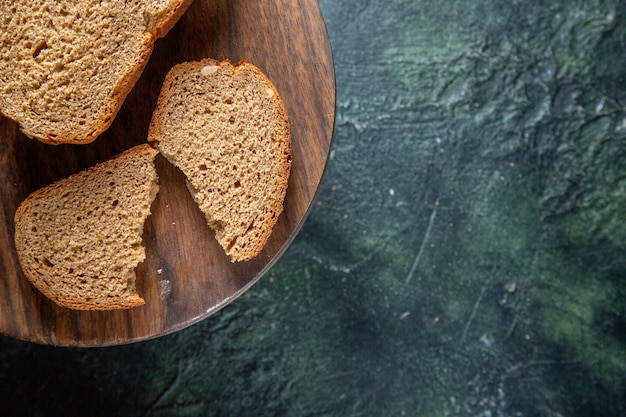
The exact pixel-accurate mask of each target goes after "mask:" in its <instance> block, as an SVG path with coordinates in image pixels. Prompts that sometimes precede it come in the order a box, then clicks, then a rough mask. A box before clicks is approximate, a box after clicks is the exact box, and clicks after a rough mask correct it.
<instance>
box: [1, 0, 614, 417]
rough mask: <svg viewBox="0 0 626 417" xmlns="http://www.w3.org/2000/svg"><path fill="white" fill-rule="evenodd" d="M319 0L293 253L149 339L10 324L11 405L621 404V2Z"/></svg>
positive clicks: (73, 410) (606, 410) (220, 412)
mask: <svg viewBox="0 0 626 417" xmlns="http://www.w3.org/2000/svg"><path fill="white" fill-rule="evenodd" d="M320 3H321V6H322V11H323V13H324V16H325V18H326V22H327V25H328V30H329V34H330V37H331V42H332V45H333V49H334V56H335V65H336V73H337V88H338V96H337V118H336V129H335V135H334V145H333V151H332V158H331V161H330V164H329V167H328V171H327V174H326V177H325V180H324V183H323V186H322V189H321V192H320V195H319V198H318V200H317V202H316V204H315V208H314V209H313V211H312V213H311V215H310V217H309V219H308V221H307V223H306V224H305V226H304V228H303V230H302V232H301V233H300V235H299V236H298V237H297V238H296V240H295V241H294V243H293V245H292V246H291V248H290V249H289V250H288V251H287V253H286V254H285V256H284V257H283V258H282V259H281V260H280V261H279V262H278V263H277V264H276V265H275V267H274V268H273V269H272V270H271V271H270V272H269V273H268V274H267V275H266V276H265V277H264V278H263V279H262V280H261V281H260V282H259V283H258V284H257V285H255V286H254V287H253V288H252V289H251V290H250V291H249V292H248V293H246V294H245V295H244V296H242V297H241V298H240V299H238V300H237V301H236V302H234V303H233V304H231V305H230V306H228V307H227V308H225V309H224V310H222V311H221V312H219V313H218V314H216V315H214V316H212V317H210V318H208V319H206V320H204V321H203V322H201V323H199V324H197V325H194V326H192V327H190V328H188V329H186V330H183V331H180V332H178V333H176V334H173V335H169V336H166V337H162V338H159V339H156V340H152V341H148V342H144V343H139V344H134V345H128V346H120V347H114V348H104V349H89V350H81V349H64V348H52V347H45V346H39V345H33V344H29V343H24V342H19V341H15V340H11V339H8V338H0V403H2V404H3V407H2V408H3V409H4V410H8V411H9V412H10V413H9V414H11V415H33V416H53V415H90V416H118V415H119V416H131V415H132V416H405V415H406V416H420V417H430V416H433V417H435V416H484V417H489V416H554V417H557V416H558V417H561V416H626V405H625V404H626V301H625V300H626V224H625V222H624V217H625V214H626V166H625V164H624V161H625V160H626V111H625V109H624V105H625V104H626V53H625V52H626V20H625V19H626V5H625V4H624V2H623V1H619V0H606V1H602V0H589V1H583V0H572V1H569V0H568V1H565V0H561V1H514V0H473V1H466V0H436V1H422V0H384V1H383V0H365V1H363V0H344V1H331V0H322V1H321V2H320ZM3 413H4V412H3ZM5 415H6V414H5Z"/></svg>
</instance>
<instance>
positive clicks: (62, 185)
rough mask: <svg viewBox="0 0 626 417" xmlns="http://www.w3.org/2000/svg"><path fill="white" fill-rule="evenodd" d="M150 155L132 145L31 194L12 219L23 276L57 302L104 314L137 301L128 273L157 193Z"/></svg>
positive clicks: (140, 254) (139, 256)
mask: <svg viewBox="0 0 626 417" xmlns="http://www.w3.org/2000/svg"><path fill="white" fill-rule="evenodd" d="M156 154H157V151H156V150H155V149H153V148H152V147H151V146H150V145H148V144H145V145H140V146H137V147H135V148H131V149H130V150H128V151H126V152H124V153H122V154H120V155H118V156H116V157H114V158H112V159H110V160H108V161H105V162H103V163H100V164H97V165H95V166H93V167H91V168H89V169H87V170H85V171H82V172H80V173H77V174H75V175H73V176H71V177H68V178H66V179H63V180H60V181H58V182H56V183H54V184H51V185H49V186H47V187H44V188H42V189H40V190H38V191H35V192H34V193H32V194H31V195H30V196H29V197H28V198H27V199H26V200H25V201H24V202H23V203H22V204H21V205H20V207H19V208H18V210H17V213H16V215H15V244H16V248H17V251H18V255H19V261H20V264H21V266H22V269H23V271H24V274H25V275H26V277H27V278H28V279H29V280H30V281H31V282H32V283H33V284H34V285H35V287H37V288H38V289H39V290H40V291H41V292H42V293H43V294H45V295H46V296H47V297H48V298H50V299H52V300H54V301H55V302H56V303H57V304H59V305H61V306H64V307H69V308H73V309H80V310H109V309H117V308H130V307H135V306H139V305H142V304H144V300H143V299H142V298H141V297H140V296H139V295H138V293H137V290H136V285H135V280H136V275H135V268H136V267H137V265H138V264H139V263H140V262H142V261H143V260H144V259H145V249H144V247H143V246H142V234H143V227H144V222H145V220H146V218H147V217H148V215H149V214H150V206H151V204H152V202H153V200H154V198H155V196H156V193H157V191H158V188H159V187H158V184H157V181H158V178H157V173H156V170H155V167H154V157H155V155H156Z"/></svg>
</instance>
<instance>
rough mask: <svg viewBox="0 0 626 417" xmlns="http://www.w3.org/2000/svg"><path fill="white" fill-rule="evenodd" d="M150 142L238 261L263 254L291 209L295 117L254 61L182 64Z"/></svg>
mask: <svg viewBox="0 0 626 417" xmlns="http://www.w3.org/2000/svg"><path fill="white" fill-rule="evenodd" d="M148 140H149V141H156V142H157V146H158V148H159V150H160V151H161V153H162V154H163V155H164V156H165V157H166V158H167V159H168V160H169V161H170V162H172V163H173V164H174V165H176V166H177V167H178V168H180V169H181V171H182V172H183V173H184V174H185V176H186V178H187V187H188V189H189V191H190V193H191V194H192V196H193V198H194V200H195V201H196V203H197V204H198V205H199V207H200V209H201V210H202V212H203V213H204V214H205V216H206V219H207V222H208V224H209V226H210V227H211V228H213V229H214V230H215V236H216V239H217V240H218V242H219V243H220V244H221V246H222V247H223V248H224V250H225V251H226V253H227V254H228V255H229V256H230V258H231V261H233V262H234V261H245V260H250V259H252V258H254V257H255V256H257V255H258V254H259V252H260V251H261V249H262V248H263V247H264V246H265V243H266V241H267V239H268V238H269V236H270V234H271V232H272V228H273V226H274V224H275V223H276V221H277V219H278V216H279V214H280V213H281V212H282V210H283V200H284V198H285V193H286V190H287V180H288V177H289V172H290V169H291V142H290V135H289V123H288V119H287V113H286V111H285V107H284V104H283V101H282V99H281V97H280V96H279V94H278V91H277V90H276V88H275V87H274V85H273V84H272V83H271V82H270V81H269V80H268V79H267V77H266V76H265V75H264V74H263V73H262V72H261V71H260V70H259V69H258V68H257V67H255V66H254V65H252V64H249V63H246V62H240V63H239V64H235V65H232V64H231V63H230V61H222V62H218V61H215V60H210V59H206V60H203V61H199V62H186V63H182V64H179V65H176V66H175V67H174V68H172V70H171V71H170V72H169V73H168V75H167V76H166V78H165V82H164V83H163V87H162V90H161V93H160V96H159V100H158V102H157V108H156V110H155V112H154V115H153V118H152V121H151V124H150V130H149V133H148Z"/></svg>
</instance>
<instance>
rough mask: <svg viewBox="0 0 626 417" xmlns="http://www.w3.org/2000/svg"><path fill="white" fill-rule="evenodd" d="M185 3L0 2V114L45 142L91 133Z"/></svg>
mask: <svg viewBox="0 0 626 417" xmlns="http://www.w3.org/2000/svg"><path fill="white" fill-rule="evenodd" d="M190 3H191V0H155V1H153V0H126V1H117V0H110V1H107V0H102V1H101V0H75V1H52V0H16V1H2V2H0V114H4V115H5V116H7V117H9V118H11V119H13V120H15V121H16V122H18V123H19V125H20V128H21V129H22V131H23V132H24V133H25V134H26V135H28V136H30V137H32V138H37V139H39V140H41V141H43V142H46V143H50V144H58V143H88V142H91V141H93V140H94V139H96V138H97V137H98V135H100V134H101V133H102V132H103V131H104V130H106V129H107V128H108V127H109V126H110V124H111V122H112V121H113V119H114V117H115V115H116V114H117V112H118V110H119V109H120V107H121V105H122V103H123V101H124V99H125V98H126V96H127V95H128V93H129V92H130V90H131V89H132V87H133V86H134V85H135V83H136V81H137V79H138V78H139V76H140V75H141V72H142V71H143V68H144V67H145V65H146V63H147V61H148V59H149V57H150V54H151V53H152V49H153V45H154V41H155V39H156V38H159V37H162V36H164V35H165V34H166V33H167V31H168V30H169V29H170V28H171V27H172V26H173V25H174V23H175V22H176V21H177V20H178V18H179V17H180V16H181V15H182V14H183V13H184V12H185V10H186V9H187V7H188V6H189V4H190Z"/></svg>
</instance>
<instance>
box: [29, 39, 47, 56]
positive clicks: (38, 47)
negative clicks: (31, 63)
mask: <svg viewBox="0 0 626 417" xmlns="http://www.w3.org/2000/svg"><path fill="white" fill-rule="evenodd" d="M44 49H48V42H46V41H45V40H43V41H40V42H39V43H38V44H37V45H36V46H35V49H33V58H37V57H38V56H39V54H41V52H42V51H43V50H44Z"/></svg>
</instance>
